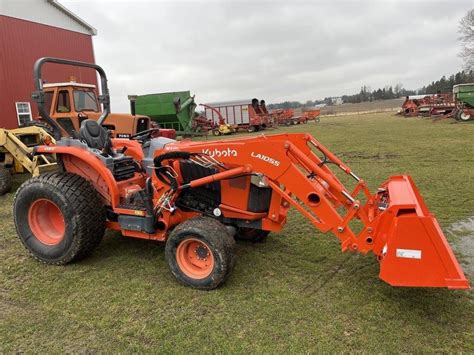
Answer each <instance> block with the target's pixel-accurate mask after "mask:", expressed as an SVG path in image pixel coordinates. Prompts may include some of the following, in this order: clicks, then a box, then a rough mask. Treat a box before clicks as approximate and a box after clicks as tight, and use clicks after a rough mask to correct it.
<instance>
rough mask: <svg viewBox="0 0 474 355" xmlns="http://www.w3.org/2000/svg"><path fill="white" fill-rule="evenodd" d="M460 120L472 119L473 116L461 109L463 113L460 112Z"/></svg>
mask: <svg viewBox="0 0 474 355" xmlns="http://www.w3.org/2000/svg"><path fill="white" fill-rule="evenodd" d="M459 120H460V121H462V122H467V121H470V120H472V116H471V115H470V114H468V113H464V111H461V113H460V114H459Z"/></svg>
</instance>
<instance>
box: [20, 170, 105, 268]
mask: <svg viewBox="0 0 474 355" xmlns="http://www.w3.org/2000/svg"><path fill="white" fill-rule="evenodd" d="M13 215H14V220H15V226H16V230H17V233H18V236H19V238H20V240H21V242H22V243H23V245H24V246H25V247H26V249H27V250H28V251H29V252H30V254H31V255H32V256H33V257H34V258H35V259H37V260H39V261H41V262H44V263H46V264H54V265H64V264H67V263H70V262H73V261H77V260H80V259H82V258H84V257H86V256H87V255H89V254H90V253H91V252H92V251H93V250H94V248H95V247H97V246H98V245H99V243H100V241H101V240H102V237H103V236H104V232H105V208H104V205H103V203H102V201H101V199H100V197H99V195H98V193H97V191H96V190H95V189H94V188H93V187H92V186H91V184H90V183H89V182H88V181H87V180H85V179H84V178H82V177H81V176H79V175H75V174H71V173H49V174H43V175H40V176H37V177H34V178H31V179H29V180H28V181H26V182H25V183H23V185H21V186H20V188H19V189H18V191H17V192H16V195H15V200H14V202H13Z"/></svg>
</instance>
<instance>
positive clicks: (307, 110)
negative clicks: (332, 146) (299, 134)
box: [301, 107, 321, 123]
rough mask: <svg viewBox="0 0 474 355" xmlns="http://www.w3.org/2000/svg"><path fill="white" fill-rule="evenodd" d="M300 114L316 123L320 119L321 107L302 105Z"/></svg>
mask: <svg viewBox="0 0 474 355" xmlns="http://www.w3.org/2000/svg"><path fill="white" fill-rule="evenodd" d="M301 115H302V116H303V117H304V118H305V119H306V121H314V122H316V123H318V122H319V121H320V119H319V116H321V109H320V108H319V107H303V109H302V113H301Z"/></svg>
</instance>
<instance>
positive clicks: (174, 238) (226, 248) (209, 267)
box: [165, 217, 235, 290]
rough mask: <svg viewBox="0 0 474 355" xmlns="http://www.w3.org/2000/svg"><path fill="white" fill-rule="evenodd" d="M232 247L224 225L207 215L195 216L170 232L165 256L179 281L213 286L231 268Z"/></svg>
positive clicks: (209, 288)
mask: <svg viewBox="0 0 474 355" xmlns="http://www.w3.org/2000/svg"><path fill="white" fill-rule="evenodd" d="M234 248H235V241H234V238H233V237H232V236H231V235H230V234H229V232H228V231H227V228H226V227H225V225H223V224H222V223H220V222H219V221H217V220H215V219H212V218H209V217H196V218H193V219H189V220H187V221H185V222H183V223H181V224H180V225H179V226H178V227H176V228H175V229H174V230H173V232H171V234H170V236H169V238H168V240H167V241H166V247H165V256H166V260H167V262H168V265H169V268H170V271H171V273H172V274H173V276H174V277H175V278H176V279H177V280H178V281H179V282H180V283H182V284H184V285H186V286H191V287H193V288H197V289H201V290H212V289H215V288H217V287H219V286H220V285H221V284H222V283H224V282H225V280H226V279H227V277H228V276H229V274H230V273H231V271H232V269H233V268H234V264H235V254H234Z"/></svg>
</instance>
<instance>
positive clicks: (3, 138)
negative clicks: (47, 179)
mask: <svg viewBox="0 0 474 355" xmlns="http://www.w3.org/2000/svg"><path fill="white" fill-rule="evenodd" d="M55 143H56V141H55V140H54V138H53V137H52V136H51V135H50V134H48V133H47V132H46V131H45V130H44V129H42V128H40V127H36V126H30V127H22V128H17V129H11V130H7V129H3V128H0V195H3V194H5V193H7V192H9V191H10V190H11V174H20V173H25V172H29V173H30V174H32V175H33V176H36V175H39V174H40V173H42V172H44V171H50V170H54V169H56V167H57V164H56V160H55V158H54V157H53V156H50V155H48V156H46V155H43V154H34V152H33V149H34V147H35V146H38V145H44V144H46V145H49V144H55Z"/></svg>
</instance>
